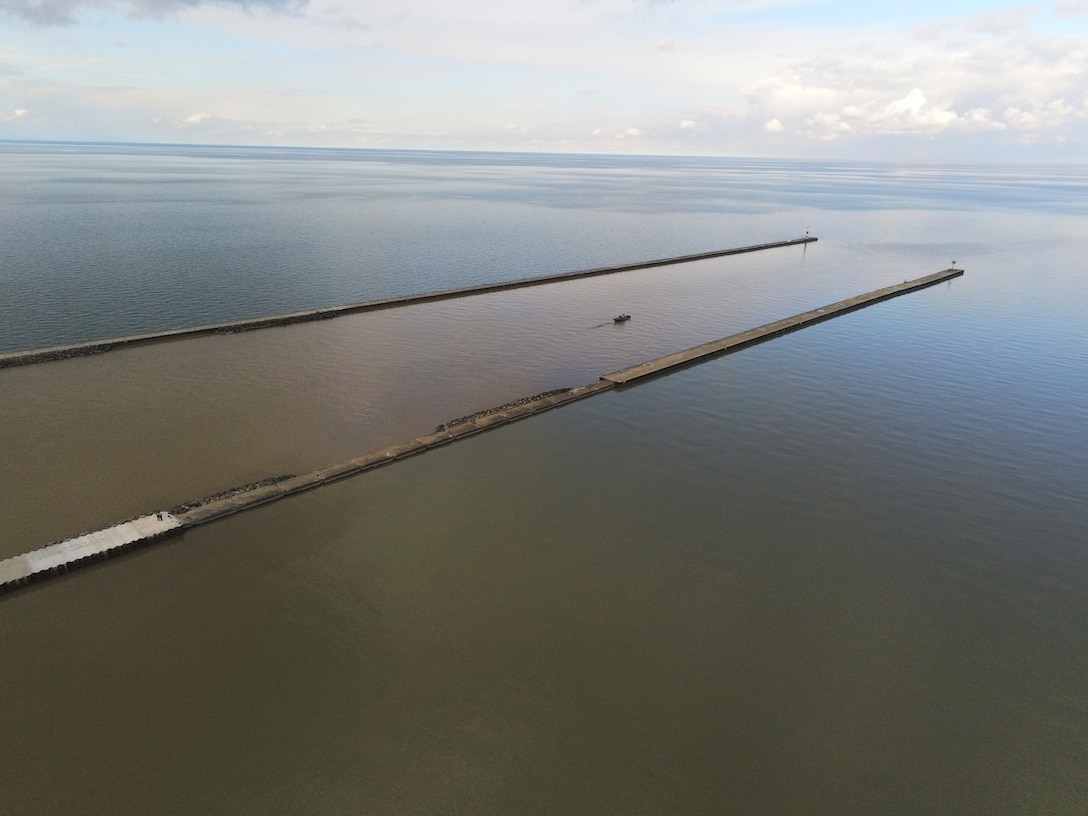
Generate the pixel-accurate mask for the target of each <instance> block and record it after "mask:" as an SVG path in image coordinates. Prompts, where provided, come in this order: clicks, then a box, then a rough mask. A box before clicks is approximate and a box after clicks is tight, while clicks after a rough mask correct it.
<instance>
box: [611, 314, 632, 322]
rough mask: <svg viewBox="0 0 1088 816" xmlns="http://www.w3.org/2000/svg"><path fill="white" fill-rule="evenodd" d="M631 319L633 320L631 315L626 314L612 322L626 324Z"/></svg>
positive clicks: (613, 319)
mask: <svg viewBox="0 0 1088 816" xmlns="http://www.w3.org/2000/svg"><path fill="white" fill-rule="evenodd" d="M630 319H631V315H629V314H627V313H626V312H624V313H623V314H621V315H617V316H616V317H613V318H612V322H613V323H626V322H627V321H628V320H630Z"/></svg>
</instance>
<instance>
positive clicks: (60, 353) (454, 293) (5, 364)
mask: <svg viewBox="0 0 1088 816" xmlns="http://www.w3.org/2000/svg"><path fill="white" fill-rule="evenodd" d="M817 240H819V239H818V238H816V236H809V235H806V236H805V237H804V238H793V239H790V240H788V241H772V242H770V243H766V244H753V245H752V246H743V247H733V248H732V249H715V250H711V251H710V252H696V253H694V254H691V255H675V256H673V257H670V258H657V259H655V260H651V261H637V262H635V263H628V264H618V265H616V266H598V267H593V268H591V269H578V270H575V271H573V272H559V273H557V274H555V275H541V276H538V277H535V278H517V279H515V280H509V281H500V282H499V283H483V284H478V285H476V286H463V287H460V288H457V289H441V290H438V291H434V292H424V293H422V294H417V295H404V296H401V297H391V298H382V299H380V300H366V301H362V302H360V303H348V304H344V305H341V306H328V307H325V308H321V309H307V310H305V311H301V312H288V313H286V314H278V315H268V316H266V317H254V318H248V319H245V320H232V321H227V322H223V323H208V324H205V325H203V326H192V327H189V328H185V329H169V330H167V331H160V332H148V333H145V334H130V335H127V336H125V337H112V338H109V339H106V340H91V341H88V342H85V343H71V344H68V345H62V346H49V347H48V348H39V349H31V350H28V351H14V352H7V353H5V354H0V368H10V367H12V366H21V365H33V364H35V363H47V362H51V361H53V360H67V359H69V358H72V357H85V356H89V355H91V354H101V353H103V352H106V351H112V350H114V349H119V348H125V347H129V346H139V345H145V344H147V343H162V342H165V341H168V340H185V339H188V338H190V337H200V336H203V335H209V334H234V333H236V332H245V331H255V330H257V329H268V328H272V327H275V326H288V325H291V324H292V323H309V322H311V321H315V320H329V319H331V318H334V317H341V316H343V315H349V314H359V313H361V312H376V311H379V310H381V309H397V308H400V307H403V306H415V305H417V304H420V303H432V302H434V301H438V300H452V299H454V298H463V297H472V296H474V295H486V294H489V293H491V292H505V291H509V290H511V289H525V288H527V287H530V286H544V285H547V284H550V283H562V282H564V281H573V280H579V279H581V278H593V277H599V276H601V275H615V274H617V273H619V272H634V271H637V270H639V269H652V268H654V267H659V266H672V265H675V264H684V263H691V262H692V261H705V260H709V259H711V258H721V257H725V256H727V255H743V254H745V253H749V252H761V251H763V250H765V249H778V248H781V247H789V246H798V245H800V244H810V243H812V242H814V241H817Z"/></svg>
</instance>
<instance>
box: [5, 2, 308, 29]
mask: <svg viewBox="0 0 1088 816" xmlns="http://www.w3.org/2000/svg"><path fill="white" fill-rule="evenodd" d="M204 2H211V3H217V4H222V5H227V6H233V7H235V8H241V9H247V10H252V9H259V8H263V9H271V10H275V11H290V10H297V9H298V8H300V0H0V14H6V15H8V16H11V17H18V18H21V19H23V20H26V21H28V22H30V23H33V24H35V25H69V24H72V23H75V22H76V21H77V20H78V18H79V16H80V14H81V13H82V12H84V11H87V10H107V11H108V10H110V9H116V10H119V11H122V12H124V13H125V14H128V15H129V16H132V17H150V18H163V17H168V16H170V15H173V14H176V13H178V12H180V11H184V10H186V9H191V8H193V7H195V6H198V5H200V4H201V3H204ZM301 2H305V0H301Z"/></svg>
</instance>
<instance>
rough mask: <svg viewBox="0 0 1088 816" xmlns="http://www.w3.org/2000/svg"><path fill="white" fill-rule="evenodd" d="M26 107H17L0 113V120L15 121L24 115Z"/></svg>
mask: <svg viewBox="0 0 1088 816" xmlns="http://www.w3.org/2000/svg"><path fill="white" fill-rule="evenodd" d="M26 114H27V110H26V108H18V109H17V110H13V111H12V112H11V113H9V114H7V115H0V122H17V121H19V120H20V119H22V118H23V117H24V116H26Z"/></svg>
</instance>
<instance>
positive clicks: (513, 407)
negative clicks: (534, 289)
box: [0, 269, 963, 591]
mask: <svg viewBox="0 0 1088 816" xmlns="http://www.w3.org/2000/svg"><path fill="white" fill-rule="evenodd" d="M962 274H963V270H962V269H945V270H944V271H942V272H937V273H934V274H933V275H927V276H926V277H923V278H917V279H915V280H912V281H904V282H903V283H901V284H897V285H895V286H888V287H885V288H884V289H877V290H876V291H874V292H869V293H867V294H864V295H858V296H857V297H852V298H848V299H847V300H841V301H839V302H838V303H832V304H831V305H829V306H824V307H823V308H820V309H812V310H810V311H808V312H803V313H801V314H799V315H794V316H793V317H787V318H785V319H783V320H777V321H775V322H774V323H768V324H766V325H764V326H759V327H757V328H755V329H749V330H748V331H744V332H740V333H739V334H733V335H730V336H729V337H725V338H722V339H721V340H715V341H713V342H711V343H704V344H703V345H701V346H696V347H694V348H690V349H687V350H685V351H680V352H677V353H675V354H669V355H666V356H665V357H659V358H658V359H656V360H649V361H647V362H645V363H640V364H639V365H636V366H631V367H630V368H625V369H623V370H622V371H616V372H613V373H612V374H607V375H605V376H604V377H601V378H600V379H599V380H598V381H597V382H595V383H591V384H589V385H583V386H579V387H577V388H562V389H558V390H555V391H548V392H545V393H543V394H538V395H536V396H535V397H526V398H524V399H520V400H515V401H514V402H511V403H507V404H506V405H502V406H499V407H497V408H492V409H488V410H485V411H479V412H477V413H475V414H472V415H470V416H467V417H462V418H461V419H457V420H453V421H451V422H447V423H444V424H443V425H441V426H439V427H438V428H437V429H436V430H435V431H434V432H433V433H430V434H427V435H425V436H421V437H419V438H417V439H413V440H411V441H409V442H403V443H401V444H399V445H393V446H390V447H388V448H384V449H383V450H380V451H375V452H373V453H368V454H364V455H363V456H359V457H356V458H355V459H351V460H349V461H346V462H341V463H340V464H337V465H332V466H331V467H327V468H322V469H321V470H315V471H312V472H311V473H305V474H302V475H298V476H276V477H273V478H270V479H264V480H262V481H260V482H255V483H253V484H250V485H244V486H242V487H239V488H235V489H233V490H227V491H223V492H221V493H218V494H215V495H213V496H209V497H207V498H204V499H199V500H197V501H194V502H188V503H185V504H181V505H178V506H177V507H175V508H173V509H172V510H170V511H164V512H162V513H156V514H154V515H149V516H142V517H141V518H138V519H133V520H132V521H128V522H124V523H122V524H118V525H115V526H113V527H110V528H107V529H105V530H100V531H98V532H95V533H88V534H86V535H83V536H79V537H77V538H73V539H69V540H67V541H61V542H58V543H56V544H50V545H48V546H46V547H42V548H41V549H39V550H34V551H33V552H29V553H26V554H25V555H19V556H15V557H14V558H9V559H7V560H5V561H0V591H3V590H5V589H10V588H13V587H16V586H19V585H21V584H25V583H29V582H30V581H33V580H37V579H39V578H43V577H47V576H49V575H53V574H57V573H60V572H67V571H68V570H69V569H71V568H73V567H76V566H79V565H81V564H84V563H87V562H89V561H92V560H97V559H99V558H106V557H109V556H110V555H114V554H117V553H119V552H122V551H124V550H126V549H131V548H132V547H135V546H140V545H142V544H146V543H149V542H151V541H155V540H157V539H160V538H165V537H166V536H169V535H173V534H176V533H179V532H181V531H182V530H184V529H187V528H189V527H194V526H196V525H198V524H205V523H207V522H209V521H215V520H217V519H221V518H225V517H226V516H230V515H233V514H235V513H240V512H242V511H243V510H248V509H250V508H252V507H258V506H260V505H262V504H267V503H269V502H273V501H278V500H279V499H282V498H285V497H287V496H291V495H294V494H296V493H300V492H302V491H304V490H311V489H313V488H315V487H319V486H321V485H323V484H327V483H329V482H333V481H337V480H339V479H344V478H347V477H349V476H354V475H355V474H358V473H365V472H367V471H370V470H374V469H375V468H379V467H384V466H385V465H388V464H390V463H392V462H395V461H399V460H401V459H405V458H407V457H409V456H415V455H416V454H420V453H424V452H426V451H428V450H431V449H433V448H437V447H441V446H443V445H448V444H450V443H451V442H456V441H457V440H459V439H463V438H465V437H468V436H473V435H475V434H478V433H483V432H484V431H487V430H490V429H492V428H497V427H501V426H503V425H507V424H509V423H511V422H516V421H518V420H519V419H526V418H528V417H531V416H536V415H537V414H540V413H543V412H544V411H550V410H552V409H553V408H558V407H561V406H563V405H567V404H568V403H571V402H576V401H578V400H583V399H587V398H589V397H592V396H594V395H596V394H600V393H602V392H604V391H608V390H611V389H613V388H616V387H617V386H619V385H625V384H629V383H634V382H638V381H640V380H644V379H647V378H649V377H653V376H657V375H660V374H664V373H666V372H668V371H673V370H675V369H677V368H680V367H683V366H688V365H692V364H694V363H697V362H700V361H703V360H706V359H708V358H709V357H713V356H717V355H720V354H725V353H728V352H731V351H736V350H738V349H741V348H746V347H747V346H751V345H754V344H756V343H761V342H763V341H765V340H770V339H771V338H773V337H780V336H781V335H783V334H787V333H789V332H792V331H797V330H798V329H801V328H804V327H805V326H811V325H812V324H814V323H819V322H821V321H824V320H829V319H831V318H833V317H837V316H839V315H842V314H846V313H847V312H852V311H854V310H856V309H861V308H864V307H865V306H870V305H872V304H874V303H879V302H881V301H883V300H888V299H889V298H893V297H897V296H898V295H903V294H906V293H908V292H914V291H917V290H918V289H923V288H925V287H927V286H933V285H934V284H937V283H940V282H942V281H946V280H950V279H952V278H955V277H958V276H960V275H962Z"/></svg>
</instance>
